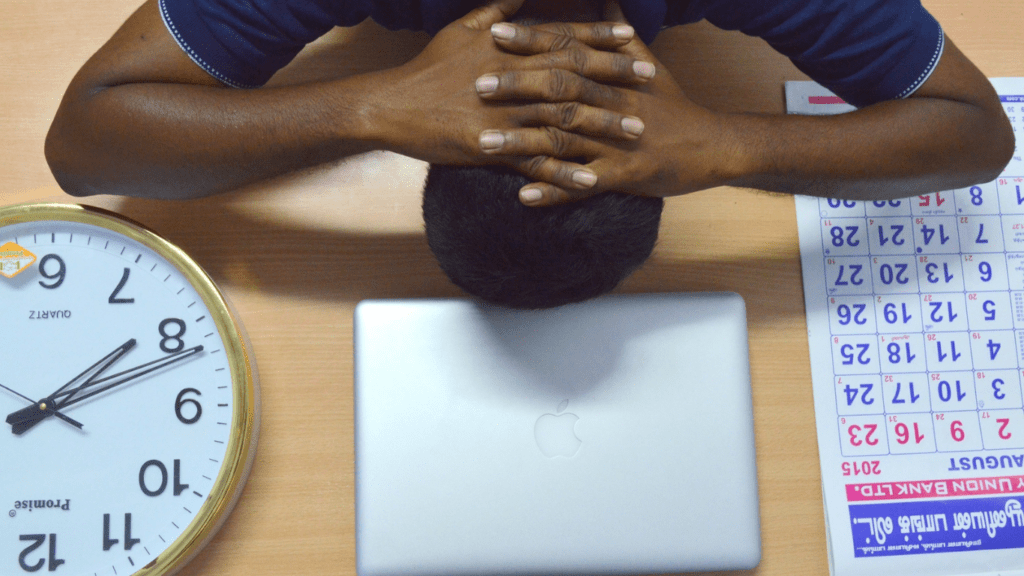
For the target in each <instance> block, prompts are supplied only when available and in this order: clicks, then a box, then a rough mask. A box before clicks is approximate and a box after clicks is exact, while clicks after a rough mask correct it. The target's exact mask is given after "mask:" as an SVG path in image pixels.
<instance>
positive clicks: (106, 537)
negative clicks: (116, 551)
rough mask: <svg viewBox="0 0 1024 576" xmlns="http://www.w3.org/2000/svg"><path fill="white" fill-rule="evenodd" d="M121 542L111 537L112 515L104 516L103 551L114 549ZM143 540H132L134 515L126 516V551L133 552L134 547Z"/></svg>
mask: <svg viewBox="0 0 1024 576" xmlns="http://www.w3.org/2000/svg"><path fill="white" fill-rule="evenodd" d="M118 542H120V540H118V539H117V538H111V537H110V514H104V515H103V551H104V552H106V551H107V550H110V549H111V548H113V547H114V544H117V543H118ZM139 542H142V540H140V539H138V538H132V515H131V514H125V515H124V549H125V550H131V549H132V546H135V545H136V544H138V543H139Z"/></svg>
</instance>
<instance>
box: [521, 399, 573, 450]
mask: <svg viewBox="0 0 1024 576" xmlns="http://www.w3.org/2000/svg"><path fill="white" fill-rule="evenodd" d="M568 405H569V401H568V400H562V403H561V404H559V405H558V410H557V412H558V414H557V415H556V414H550V413H549V414H544V415H542V416H541V417H540V418H538V419H537V424H535V425H534V427H533V434H534V436H535V437H536V439H537V447H538V448H540V451H541V452H542V453H543V454H544V455H545V456H547V457H548V458H554V457H556V456H564V457H566V458H571V457H573V456H575V455H576V452H577V451H578V450H579V449H580V445H581V444H583V441H582V440H580V439H579V438H577V437H576V432H575V430H574V428H575V427H576V421H577V420H579V419H580V417H579V416H577V415H575V414H571V413H568V412H565V413H564V414H563V412H564V411H565V408H566V406H568Z"/></svg>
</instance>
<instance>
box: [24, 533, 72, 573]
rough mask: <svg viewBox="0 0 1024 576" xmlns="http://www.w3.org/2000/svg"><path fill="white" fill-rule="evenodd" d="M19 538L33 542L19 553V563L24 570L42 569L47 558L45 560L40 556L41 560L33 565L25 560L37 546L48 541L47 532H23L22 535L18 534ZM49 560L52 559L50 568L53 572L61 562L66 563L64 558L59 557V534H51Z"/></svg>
mask: <svg viewBox="0 0 1024 576" xmlns="http://www.w3.org/2000/svg"><path fill="white" fill-rule="evenodd" d="M18 540H21V541H22V542H32V544H29V545H28V547H27V548H25V549H24V550H22V551H21V554H20V555H18V564H20V565H21V569H22V570H24V571H25V572H37V571H38V570H40V569H41V568H42V567H43V565H44V564H46V560H43V559H42V558H40V559H39V562H36V563H35V564H32V565H31V566H29V564H28V563H27V562H26V561H25V558H26V557H28V555H29V554H31V553H32V552H35V550H36V548H39V547H40V546H42V545H43V542H46V534H22V535H21V536H18ZM49 560H50V563H49V570H50V572H53V571H54V570H56V569H57V567H58V566H60V565H61V564H63V563H64V560H62V559H60V558H57V535H56V534H50V558H49Z"/></svg>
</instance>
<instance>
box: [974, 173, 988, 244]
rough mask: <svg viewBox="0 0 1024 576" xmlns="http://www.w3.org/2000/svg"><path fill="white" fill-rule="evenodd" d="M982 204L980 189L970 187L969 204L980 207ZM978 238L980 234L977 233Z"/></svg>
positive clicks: (978, 187)
mask: <svg viewBox="0 0 1024 576" xmlns="http://www.w3.org/2000/svg"><path fill="white" fill-rule="evenodd" d="M982 202H984V200H982V199H981V187H980V186H971V204H974V205H975V206H981V203H982ZM978 236H981V234H980V233H979V234H978ZM986 242H987V240H986Z"/></svg>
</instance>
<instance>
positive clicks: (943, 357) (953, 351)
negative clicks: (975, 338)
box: [935, 340, 961, 362]
mask: <svg viewBox="0 0 1024 576" xmlns="http://www.w3.org/2000/svg"><path fill="white" fill-rule="evenodd" d="M935 346H936V350H938V352H939V362H944V361H945V360H946V358H949V357H950V356H952V359H953V362H956V361H957V360H959V359H960V356H961V354H960V353H959V352H957V351H956V341H954V340H950V342H949V352H943V351H942V342H941V341H940V342H936V343H935Z"/></svg>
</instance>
